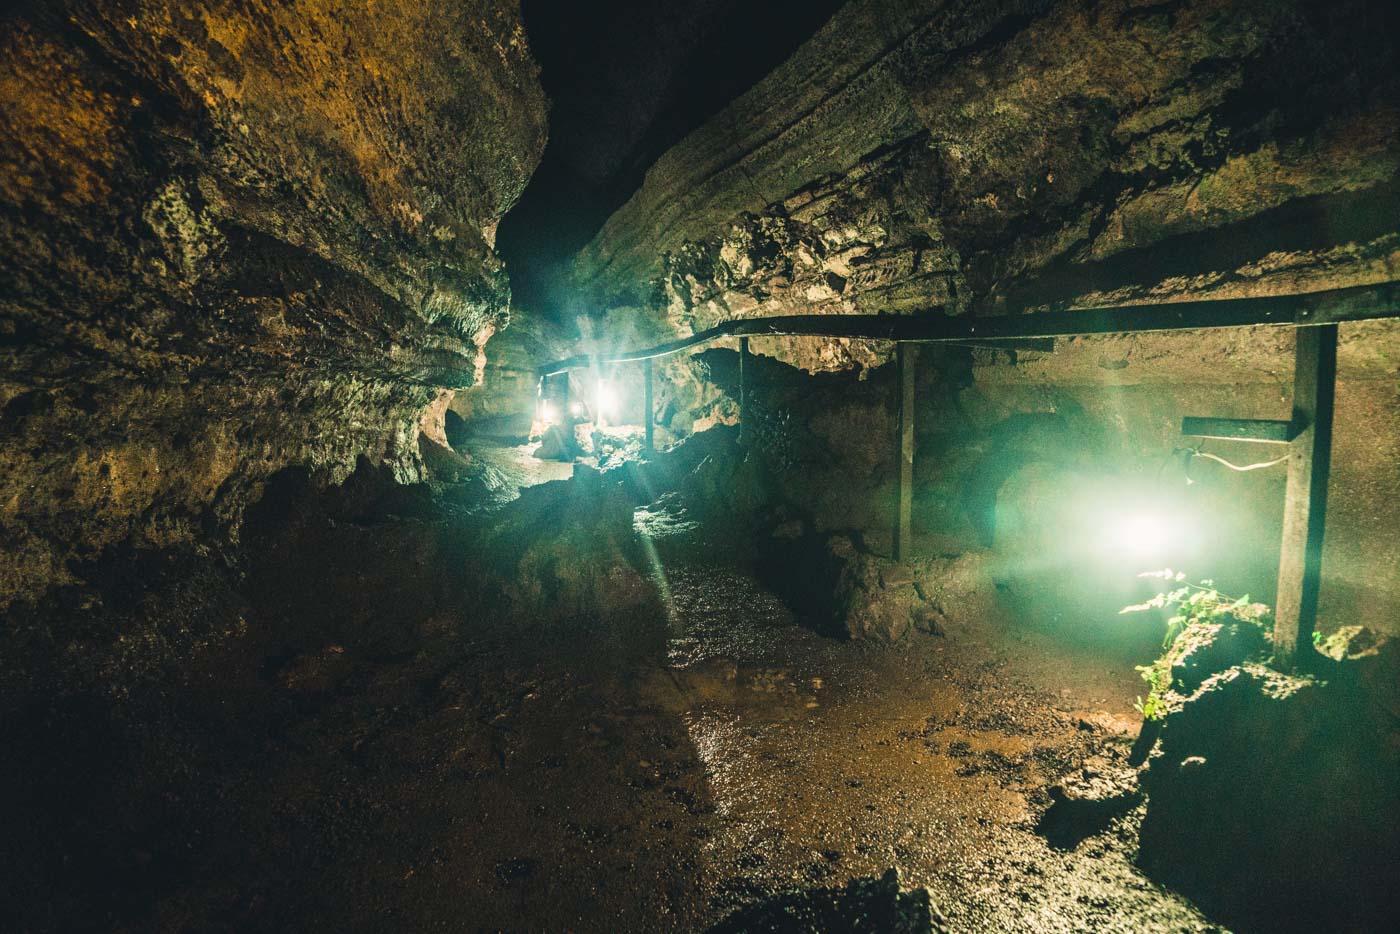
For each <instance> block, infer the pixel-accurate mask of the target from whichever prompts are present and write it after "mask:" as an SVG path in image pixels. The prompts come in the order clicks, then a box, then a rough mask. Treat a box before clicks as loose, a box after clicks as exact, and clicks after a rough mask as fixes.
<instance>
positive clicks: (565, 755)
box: [12, 452, 1212, 932]
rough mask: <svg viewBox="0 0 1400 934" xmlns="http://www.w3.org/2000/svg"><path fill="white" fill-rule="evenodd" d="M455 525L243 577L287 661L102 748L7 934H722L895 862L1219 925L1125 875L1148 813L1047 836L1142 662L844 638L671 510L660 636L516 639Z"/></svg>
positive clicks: (145, 718)
mask: <svg viewBox="0 0 1400 934" xmlns="http://www.w3.org/2000/svg"><path fill="white" fill-rule="evenodd" d="M515 454H519V452H515ZM514 457H515V455H513V454H511V453H508V452H497V460H496V466H497V468H498V469H499V470H500V477H498V478H497V479H498V480H500V481H502V484H498V485H500V491H499V492H500V495H501V498H502V499H506V498H509V496H510V490H511V488H512V485H513V484H515V483H517V482H529V479H530V478H528V477H525V476H524V474H517V473H514V472H512V471H513V468H512V467H511V464H512V463H513V458H514ZM522 463H523V462H522ZM455 521H456V520H447V521H445V520H443V519H441V518H436V519H435V518H428V519H422V518H418V519H408V518H398V519H386V520H382V521H379V522H378V523H377V524H375V525H373V526H362V525H357V524H354V523H347V522H330V523H327V524H326V525H325V528H324V529H323V531H322V532H321V533H320V534H321V536H322V537H321V538H319V539H317V540H316V542H318V543H319V544H312V543H311V540H306V541H303V542H301V543H299V544H298V545H296V547H295V548H293V549H291V550H290V551H287V552H278V551H276V550H271V551H269V552H268V554H267V555H266V560H265V561H264V562H263V563H262V564H261V565H259V564H257V563H254V565H253V566H252V567H251V568H250V569H249V572H248V577H247V580H246V581H245V583H244V585H243V590H244V592H245V593H246V594H247V595H248V599H249V606H248V613H249V618H250V619H252V620H254V622H255V624H256V625H255V627H254V628H255V629H258V630H259V631H265V632H268V633H272V635H264V636H262V637H259V638H260V639H261V640H262V642H261V643H260V644H257V645H252V646H249V647H248V648H249V652H248V659H249V660H248V662H247V664H246V667H245V668H243V669H241V670H239V669H237V668H236V667H235V668H233V669H229V668H227V667H222V668H221V670H219V671H217V672H215V671H210V672H206V673H204V674H202V675H196V677H195V678H194V681H193V682H192V683H191V684H190V685H189V686H188V688H187V690H186V691H184V692H182V693H180V694H178V695H163V696H160V697H154V698H147V699H145V700H143V701H139V702H138V701H133V703H134V704H136V708H137V710H138V711H139V710H142V709H144V711H145V712H144V713H143V714H141V715H139V716H138V715H133V717H132V719H131V720H130V721H126V722H124V723H123V724H116V725H113V726H111V727H110V729H109V730H108V731H107V732H103V731H102V729H101V728H100V727H94V734H93V735H94V736H100V737H101V738H102V742H103V743H104V744H105V746H104V751H102V752H89V753H88V754H87V755H88V756H89V758H88V759H83V758H82V756H79V757H78V759H79V761H78V762H77V763H76V764H75V768H77V769H86V770H88V773H90V775H89V778H88V779H71V781H72V787H73V788H79V789H81V790H82V801H81V803H80V806H79V807H78V808H77V810H76V814H77V816H76V817H65V818H64V820H65V821H67V823H66V824H65V825H64V826H60V827H56V828H53V832H54V833H55V834H57V835H59V836H62V837H64V838H65V840H66V841H67V842H66V843H65V844H63V845H60V846H59V847H57V848H56V851H55V853H54V854H53V855H52V856H51V857H46V858H47V859H49V864H48V865H46V866H40V867H38V868H37V869H36V868H35V867H30V869H31V870H32V871H33V872H34V876H33V877H32V878H33V879H34V880H36V881H35V882H34V888H33V889H31V894H32V893H33V892H39V893H42V897H41V898H36V899H34V901H33V902H32V903H31V904H30V905H28V906H27V907H26V910H25V912H24V913H23V914H22V915H20V918H21V919H22V920H21V924H22V927H21V929H28V930H84V929H88V930H117V931H150V930H157V931H176V930H181V931H183V930H201V931H202V930H208V931H235V930H236V931H246V930H307V929H313V928H314V929H325V930H331V929H339V930H364V931H398V930H416V931H427V930H448V931H457V930H598V931H614V930H703V929H706V928H708V927H710V926H713V925H716V924H720V923H722V922H724V921H725V919H726V918H729V917H732V916H733V915H734V914H735V913H736V912H740V911H742V910H744V909H751V908H752V907H753V906H755V905H759V904H762V903H764V902H766V901H769V900H772V899H775V898H778V897H779V896H780V895H781V894H782V893H788V892H791V891H793V890H815V889H831V888H839V887H841V886H844V885H845V884H846V883H847V881H848V880H851V879H854V878H858V877H872V876H873V877H879V876H881V875H883V874H884V873H885V872H886V871H887V870H889V869H890V868H895V869H897V870H898V872H899V874H900V877H901V880H902V882H903V884H904V885H905V886H906V887H919V886H923V887H927V888H928V890H929V891H930V893H931V896H932V900H933V903H934V904H935V905H936V906H937V908H938V910H939V912H941V914H942V916H943V917H944V918H945V919H946V922H947V925H948V927H949V928H950V929H951V930H954V931H994V930H1004V931H1037V932H1039V931H1083V930H1098V931H1134V932H1140V931H1167V930H1171V931H1176V930H1185V931H1195V930H1210V929H1212V927H1211V925H1210V924H1209V923H1208V922H1207V921H1206V920H1205V919H1204V918H1203V917H1202V916H1201V915H1200V914H1199V913H1198V912H1197V911H1196V910H1195V909H1194V908H1193V907H1192V906H1191V905H1190V904H1189V903H1187V902H1186V901H1185V900H1183V899H1181V898H1180V897H1178V896H1175V895H1174V894H1172V893H1170V892H1167V891H1164V890H1162V889H1160V888H1159V887H1157V886H1155V885H1153V884H1152V883H1150V882H1149V881H1148V880H1147V879H1145V878H1144V877H1143V876H1142V875H1141V874H1140V873H1139V872H1138V871H1137V870H1136V869H1135V868H1134V867H1133V864H1132V860H1133V857H1134V853H1135V839H1136V824H1135V821H1136V820H1137V816H1136V815H1135V814H1132V813H1129V814H1127V815H1126V816H1122V817H1120V818H1118V819H1117V820H1114V821H1111V822H1106V823H1105V824H1104V825H1103V826H1101V827H1088V828H1081V829H1080V830H1079V831H1078V832H1076V833H1073V834H1071V835H1070V836H1069V839H1068V840H1066V839H1063V838H1057V839H1056V845H1054V846H1052V845H1051V843H1050V842H1048V841H1047V839H1046V838H1045V837H1044V836H1042V835H1040V834H1038V833H1037V832H1036V824H1037V820H1038V818H1039V815H1040V814H1041V813H1042V812H1043V811H1044V809H1045V807H1046V806H1047V805H1048V803H1049V800H1050V799H1049V789H1050V788H1051V787H1052V786H1054V785H1055V784H1056V783H1057V782H1058V781H1060V780H1061V779H1062V778H1063V777H1065V776H1067V775H1075V774H1085V773H1087V774H1088V775H1090V776H1091V777H1092V776H1093V775H1094V774H1096V773H1103V774H1110V773H1112V772H1113V770H1114V769H1116V768H1119V767H1121V766H1122V765H1123V762H1124V760H1125V758H1126V755H1127V752H1128V748H1129V745H1130V743H1131V738H1132V734H1133V732H1134V731H1135V729H1136V719H1135V717H1134V715H1133V714H1132V711H1131V702H1132V698H1131V692H1132V691H1133V690H1134V688H1135V687H1136V681H1135V675H1134V673H1133V672H1132V671H1131V668H1130V667H1129V666H1128V665H1127V664H1126V663H1125V664H1123V665H1122V666H1121V667H1115V665H1114V663H1109V662H1105V661H1104V658H1103V657H1102V656H1097V661H1094V660H1093V658H1086V657H1078V656H1076V655H1075V654H1074V653H1073V652H1072V651H1070V650H1069V649H1068V648H1067V644H1066V643H1064V642H1062V641H1058V640H1055V639H1051V638H1048V637H1046V636H1044V635H1036V634H1034V633H1032V632H1027V631H1020V634H1019V635H1016V632H1017V630H1016V629H1015V628H1014V627H1012V628H1008V627H1006V626H1004V625H1003V624H1000V623H998V624H991V623H969V624H966V625H961V626H953V627H950V628H949V630H948V631H947V632H946V633H945V634H944V635H941V636H932V635H927V634H920V633H912V634H911V635H910V636H909V638H907V639H906V640H905V641H903V642H901V643H900V644H897V645H893V646H890V645H877V644H866V643H843V642H838V641H835V640H832V639H830V638H827V637H825V636H821V635H818V634H816V633H815V632H813V631H812V630H810V629H808V628H805V627H804V626H802V625H800V623H799V621H798V620H797V619H795V618H794V617H793V615H792V614H791V613H790V612H789V611H788V610H787V609H786V608H785V607H784V605H783V604H782V603H780V602H779V601H778V599H777V598H776V597H775V596H774V595H773V594H772V593H771V592H770V591H769V590H767V589H766V588H765V586H764V585H763V584H761V583H760V581H759V578H758V577H757V576H756V575H755V573H754V572H753V570H752V562H753V560H754V558H755V557H756V556H755V555H754V553H753V551H754V549H753V548H752V547H751V546H748V545H746V544H745V543H744V542H742V541H740V540H737V539H735V538H734V537H733V536H732V535H730V534H728V533H725V532H723V531H721V530H715V529H711V528H706V527H703V526H701V525H699V524H697V523H695V522H693V521H691V520H690V519H689V518H688V517H687V516H686V515H685V514H684V512H681V511H679V510H678V509H675V508H665V507H663V506H660V505H657V506H653V507H648V508H643V509H639V510H638V512H637V514H636V527H637V529H638V530H639V531H640V532H641V533H642V535H643V539H644V541H645V543H646V549H645V553H646V554H647V556H648V558H647V560H648V563H649V565H650V568H649V574H650V575H651V577H652V580H653V581H654V582H655V583H656V585H657V588H658V590H659V591H660V593H661V594H662V597H663V601H662V603H663V605H664V608H663V609H661V610H659V611H657V612H656V613H655V614H654V618H648V619H633V620H630V624H629V625H628V626H625V627H621V628H619V627H618V626H617V624H616V622H615V621H614V622H613V623H611V624H605V623H589V624H580V625H577V626H570V627H564V628H563V629H559V628H554V629H548V630H546V629H543V628H537V627H532V626H528V625H525V626H522V625H521V624H519V623H518V622H516V623H511V624H506V623H503V622H501V621H497V620H493V619H492V618H491V617H490V616H489V614H487V613H485V612H484V611H483V609H482V608H481V607H479V606H476V605H473V604H472V603H471V602H470V601H469V600H468V598H466V597H464V596H461V594H462V593H463V591H462V589H461V588H460V587H459V586H458V584H457V582H455V581H454V580H452V579H451V578H450V577H448V578H446V579H444V575H443V573H442V572H443V569H444V568H451V567H457V566H459V565H458V564H456V562H457V561H458V556H457V552H456V549H457V547H458V545H459V544H460V542H459V541H458V539H457V538H456V537H455V536H457V535H459V534H460V535H466V534H467V533H465V532H459V531H458V530H457V529H455V527H454V522H455ZM428 541H431V542H433V544H432V545H431V547H429V546H427V545H425V544H424V543H425V542H428ZM289 555H291V556H292V557H288V556H289ZM303 564H304V566H302V565H303ZM293 587H295V589H296V591H297V593H296V595H295V596H294V597H293V596H292V595H291V594H290V593H289V590H290V589H291V588H293ZM313 619H314V620H315V622H314V624H313V623H312V622H308V620H313ZM270 621H275V625H274V624H273V623H272V622H270ZM292 644H295V645H297V646H299V648H297V649H296V650H295V651H289V650H287V648H286V646H287V645H292ZM318 645H319V646H320V647H319V648H308V647H309V646H318ZM152 708H159V709H158V710H157V712H156V713H152V712H151V710H152ZM81 739H82V737H75V740H81ZM105 747H112V748H105ZM64 774H69V775H71V774H72V773H71V771H70V772H65V773H64ZM91 775H96V776H97V777H96V778H95V779H92V778H91V777H90V776H91ZM85 781H89V782H90V784H84V782H85ZM53 793H54V794H55V795H59V794H65V793H67V792H65V791H63V789H61V788H60V789H56V790H55V791H54V792H53ZM71 810H72V809H71V808H67V807H65V808H63V809H58V811H56V813H57V812H59V811H61V812H62V813H64V814H69V812H70V811H71ZM27 829H28V830H30V831H31V832H37V831H34V830H33V828H27ZM1081 838H1082V839H1081ZM19 878H28V877H19ZM55 880H58V881H55ZM12 881H14V880H12Z"/></svg>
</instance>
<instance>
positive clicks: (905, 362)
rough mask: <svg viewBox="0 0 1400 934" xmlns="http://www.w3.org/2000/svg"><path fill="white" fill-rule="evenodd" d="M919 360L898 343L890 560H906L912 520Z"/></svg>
mask: <svg viewBox="0 0 1400 934" xmlns="http://www.w3.org/2000/svg"><path fill="white" fill-rule="evenodd" d="M918 360H919V348H918V347H917V346H915V345H913V344H900V345H899V346H898V347H896V348H895V383H896V385H897V386H898V387H899V388H898V392H899V398H898V404H897V406H896V410H897V413H898V414H897V417H898V420H899V440H898V450H897V457H898V465H899V481H898V483H899V491H898V494H897V496H896V503H895V513H894V559H895V560H896V561H904V560H906V559H908V557H909V545H910V538H911V537H912V524H913V518H914V375H915V373H914V371H915V367H916V365H917V364H918Z"/></svg>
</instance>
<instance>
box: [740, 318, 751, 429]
mask: <svg viewBox="0 0 1400 934" xmlns="http://www.w3.org/2000/svg"><path fill="white" fill-rule="evenodd" d="M748 359H749V339H748V338H747V337H741V338H739V443H740V444H743V443H744V441H745V440H746V438H745V437H744V435H745V432H744V422H746V421H748V419H747V417H746V416H747V410H748V395H749V388H748V384H747V383H746V382H745V380H746V378H747V374H746V373H745V371H746V370H747V369H748Z"/></svg>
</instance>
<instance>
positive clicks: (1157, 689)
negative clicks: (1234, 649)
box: [1118, 568, 1270, 720]
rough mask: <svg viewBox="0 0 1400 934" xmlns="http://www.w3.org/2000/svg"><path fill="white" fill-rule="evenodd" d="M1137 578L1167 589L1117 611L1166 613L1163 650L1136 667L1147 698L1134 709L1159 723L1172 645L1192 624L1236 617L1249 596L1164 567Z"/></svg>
mask: <svg viewBox="0 0 1400 934" xmlns="http://www.w3.org/2000/svg"><path fill="white" fill-rule="evenodd" d="M1138 577H1141V578H1146V579H1151V580H1161V581H1165V582H1166V583H1167V584H1168V585H1169V586H1170V585H1176V586H1173V587H1172V589H1170V590H1164V591H1162V592H1161V593H1159V594H1157V595H1156V596H1155V597H1153V598H1152V599H1150V600H1148V601H1146V602H1145V603H1135V604H1133V605H1132V606H1125V607H1123V609H1121V610H1119V611H1118V613H1119V615H1120V616H1121V615H1123V614H1124V613H1141V612H1145V611H1148V610H1168V611H1169V612H1171V613H1172V615H1171V616H1169V617H1168V618H1167V631H1166V635H1165V636H1164V637H1163V639H1162V648H1163V649H1164V650H1165V651H1163V653H1162V655H1161V657H1160V658H1158V659H1157V660H1156V661H1155V662H1153V663H1152V664H1151V665H1138V666H1137V671H1138V674H1140V675H1141V676H1142V680H1144V681H1146V682H1147V683H1148V685H1149V690H1148V692H1147V699H1146V700H1143V699H1142V698H1141V697H1139V698H1138V699H1137V703H1136V704H1134V705H1133V706H1134V708H1135V709H1136V710H1137V711H1138V713H1140V714H1142V716H1143V719H1145V720H1160V719H1162V718H1163V717H1165V716H1166V715H1167V709H1166V694H1167V692H1168V691H1169V690H1171V686H1172V665H1171V663H1172V658H1171V655H1172V646H1173V645H1174V644H1175V643H1176V640H1177V637H1179V636H1180V635H1181V634H1182V633H1183V632H1185V631H1186V629H1187V628H1188V627H1189V626H1191V625H1192V624H1194V623H1210V622H1214V621H1216V620H1218V619H1221V618H1222V617H1237V616H1239V615H1241V614H1240V611H1241V610H1243V609H1244V608H1245V607H1247V606H1249V595H1248V594H1245V595H1244V596H1243V597H1239V598H1235V597H1230V596H1227V595H1225V594H1222V593H1221V592H1220V591H1219V590H1217V589H1216V588H1215V581H1212V580H1203V581H1201V582H1200V583H1199V584H1191V583H1188V582H1187V581H1186V575H1185V574H1183V573H1181V572H1179V571H1173V570H1172V569H1171V568H1164V569H1163V570H1160V571H1145V572H1144V573H1142V574H1139V575H1138ZM1253 622H1255V623H1257V624H1259V625H1261V626H1268V625H1270V622H1269V620H1268V618H1267V616H1262V617H1259V618H1256V619H1253Z"/></svg>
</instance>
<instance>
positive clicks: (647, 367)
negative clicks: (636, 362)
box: [642, 359, 656, 453]
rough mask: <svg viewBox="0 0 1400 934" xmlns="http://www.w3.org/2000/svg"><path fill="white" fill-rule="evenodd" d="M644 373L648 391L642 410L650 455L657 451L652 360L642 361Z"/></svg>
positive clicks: (645, 394)
mask: <svg viewBox="0 0 1400 934" xmlns="http://www.w3.org/2000/svg"><path fill="white" fill-rule="evenodd" d="M642 373H643V374H644V379H645V380H646V391H645V392H644V393H643V395H644V396H645V400H644V402H643V403H642V404H643V405H644V406H645V408H644V409H643V410H642V418H643V419H644V421H643V422H642V424H644V425H646V432H647V451H648V453H650V452H651V451H654V450H656V444H655V438H654V437H653V423H654V422H655V421H656V419H654V418H653V417H652V401H651V360H650V359H648V360H644V361H642Z"/></svg>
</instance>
